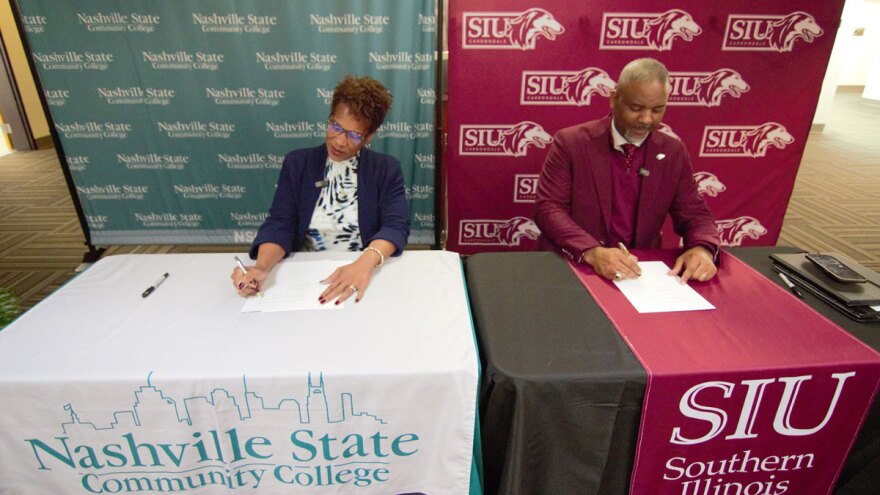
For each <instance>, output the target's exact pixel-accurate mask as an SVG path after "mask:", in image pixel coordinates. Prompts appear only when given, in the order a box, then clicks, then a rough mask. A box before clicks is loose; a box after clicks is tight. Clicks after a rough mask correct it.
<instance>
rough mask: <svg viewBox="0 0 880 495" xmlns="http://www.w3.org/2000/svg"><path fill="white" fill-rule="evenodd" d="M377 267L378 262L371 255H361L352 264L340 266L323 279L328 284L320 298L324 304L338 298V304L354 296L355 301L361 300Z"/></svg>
mask: <svg viewBox="0 0 880 495" xmlns="http://www.w3.org/2000/svg"><path fill="white" fill-rule="evenodd" d="M375 267H376V262H375V260H374V259H373V258H372V257H370V256H361V257H360V258H358V259H357V260H355V261H354V262H353V263H351V264H348V265H345V266H340V267H339V268H337V269H336V270H335V271H334V272H333V273H332V274H331V275H330V276H329V277H327V278H325V279H324V280H322V281H321V283H322V284H326V285H327V289H326V290H325V291H324V292H322V293H321V296H320V297H319V298H318V300H319V301H321V304H324V303H326V302H327V301H332V300H333V299H336V304H340V303H342V302H345V300H346V299H348V298H349V297H352V296H354V302H359V301H360V300H361V298H363V297H364V294H366V292H367V287H368V286H369V285H370V278H372V276H373V268H375Z"/></svg>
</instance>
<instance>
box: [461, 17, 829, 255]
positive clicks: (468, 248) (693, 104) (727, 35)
mask: <svg viewBox="0 0 880 495" xmlns="http://www.w3.org/2000/svg"><path fill="white" fill-rule="evenodd" d="M842 9H843V0H832V1H828V2H812V1H806V0H779V1H774V2H759V1H754V0H752V1H747V0H725V1H718V0H716V1H705V0H678V1H676V2H673V3H668V2H650V1H644V0H642V1H635V0H633V1H614V0H595V1H592V2H584V1H582V0H544V1H541V0H532V1H519V0H514V1H510V0H491V1H490V0H450V3H449V106H448V132H449V135H448V145H447V151H446V153H447V154H446V163H447V173H448V175H447V181H448V183H447V188H448V189H447V190H448V221H449V225H448V227H449V235H448V243H447V247H448V248H449V249H450V250H454V251H458V252H461V253H475V252H481V251H499V250H533V249H535V248H536V246H537V242H536V239H537V237H538V235H539V231H538V229H537V227H536V226H535V224H534V222H533V221H532V214H533V208H534V200H535V191H536V187H537V181H538V174H539V172H540V170H541V165H542V164H543V162H544V157H545V156H546V154H547V151H548V149H549V146H550V143H551V142H552V139H553V135H554V134H555V133H556V131H558V130H559V129H562V128H564V127H568V126H571V125H575V124H577V123H580V122H583V121H587V120H593V119H597V118H600V117H603V116H605V115H607V114H608V113H609V112H610V103H609V96H610V94H611V90H612V89H613V88H614V86H615V79H616V77H617V76H618V74H619V73H620V70H621V69H622V68H623V66H624V65H626V63H627V62H629V61H630V60H632V59H635V58H639V57H653V58H656V59H658V60H660V61H661V62H663V63H664V64H666V66H667V68H668V69H669V71H670V76H671V82H672V93H671V94H670V97H669V108H668V109H667V112H666V116H665V118H664V120H663V124H662V126H661V128H660V129H659V131H660V132H665V133H667V134H670V135H673V136H675V137H678V138H679V139H681V140H682V141H684V143H685V145H686V146H687V148H688V150H689V151H690V154H691V159H692V161H693V165H694V172H695V174H694V180H696V181H697V183H698V185H699V190H700V192H701V194H703V195H704V197H705V198H706V200H707V202H708V203H709V207H710V208H711V209H712V212H713V213H714V215H715V218H716V220H717V223H718V229H719V231H720V233H721V238H722V240H723V243H724V244H725V245H731V246H739V245H773V244H775V243H776V240H777V238H778V236H779V231H780V229H781V227H782V221H783V217H784V215H785V210H786V207H787V205H788V200H789V198H790V197H791V192H792V188H793V186H794V180H795V176H796V174H797V170H798V165H799V164H800V161H801V157H802V155H803V152H804V146H805V144H806V141H807V136H808V134H809V131H810V126H811V123H812V119H813V114H814V113H815V109H816V102H817V100H818V98H819V91H820V89H821V85H822V80H823V78H824V75H825V68H826V66H827V64H828V58H829V56H830V54H831V48H832V46H833V44H834V38H835V35H836V33H837V27H838V25H839V19H840V14H841V10H842ZM667 230H670V229H667ZM664 239H665V240H666V242H668V243H670V246H668V247H671V246H672V245H675V244H676V243H677V242H678V239H677V238H676V237H675V236H674V235H671V231H670V232H666V233H665V235H664Z"/></svg>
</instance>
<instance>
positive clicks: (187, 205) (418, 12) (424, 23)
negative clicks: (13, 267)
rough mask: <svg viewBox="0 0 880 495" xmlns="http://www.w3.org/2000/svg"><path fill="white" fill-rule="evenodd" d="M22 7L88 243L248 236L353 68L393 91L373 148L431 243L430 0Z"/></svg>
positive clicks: (37, 1) (165, 0)
mask: <svg viewBox="0 0 880 495" xmlns="http://www.w3.org/2000/svg"><path fill="white" fill-rule="evenodd" d="M17 4H18V8H19V11H20V13H21V18H22V19H21V20H22V24H23V26H24V30H25V35H26V38H27V41H28V44H29V46H30V49H31V56H32V57H33V61H34V65H35V67H36V70H37V72H38V76H39V79H40V81H41V85H42V88H43V90H44V91H45V96H46V100H47V102H48V104H49V109H50V112H51V119H52V125H54V127H55V130H56V131H57V134H58V137H59V140H60V143H61V146H62V149H63V152H64V155H65V156H66V161H67V165H68V167H69V168H70V171H71V174H72V176H73V179H74V184H75V186H76V192H77V195H78V196H79V199H80V201H81V203H82V206H83V209H84V211H85V214H86V218H87V220H88V225H89V231H90V233H91V242H92V244H95V245H112V244H202V243H205V244H208V243H248V242H250V241H251V240H252V239H253V236H254V235H255V233H256V229H257V227H259V226H260V224H261V223H262V222H263V220H264V218H265V217H266V214H267V210H268V208H269V205H270V203H271V200H272V196H273V194H274V188H275V183H276V180H277V178H278V173H279V170H280V168H281V163H282V160H283V157H284V155H285V154H286V153H287V152H288V151H290V150H293V149H297V148H303V147H311V146H316V145H318V144H320V143H322V142H323V140H324V136H325V127H326V122H327V116H328V115H329V114H330V102H331V97H332V93H333V88H334V86H335V85H336V83H337V82H338V81H339V80H341V79H342V78H343V77H344V76H345V75H346V74H355V75H359V76H360V75H368V76H371V77H374V78H376V79H378V80H380V81H382V82H383V83H384V84H385V85H386V86H387V87H388V89H389V90H390V91H391V93H392V95H393V96H394V105H393V107H392V109H391V112H390V113H389V115H388V117H387V118H386V121H385V124H384V125H383V126H382V127H381V128H380V129H379V131H378V132H377V136H376V137H375V138H374V139H373V141H372V144H371V146H372V148H373V149H375V150H377V151H380V152H383V153H389V154H391V155H394V156H396V157H397V158H399V159H400V161H401V163H402V165H403V172H404V176H405V179H406V188H407V197H408V199H409V202H410V203H409V204H410V215H411V227H412V235H411V237H410V242H411V243H417V244H433V243H434V240H435V236H434V216H435V215H434V209H435V198H434V177H435V174H434V162H435V160H434V106H435V100H436V90H435V70H436V62H435V55H434V53H435V48H436V46H435V45H436V35H437V22H436V17H435V12H434V10H435V1H434V0H335V1H332V2H327V1H319V0H235V1H233V0H223V1H217V0H185V1H181V0H149V1H146V0H141V1H110V0H83V1H70V2H58V1H57V0H17Z"/></svg>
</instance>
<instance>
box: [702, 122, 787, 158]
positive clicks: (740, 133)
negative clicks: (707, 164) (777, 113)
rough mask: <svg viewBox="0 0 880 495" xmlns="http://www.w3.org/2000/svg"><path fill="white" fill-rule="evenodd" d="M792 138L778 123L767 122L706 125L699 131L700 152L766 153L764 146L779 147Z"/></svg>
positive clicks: (753, 156) (714, 155)
mask: <svg viewBox="0 0 880 495" xmlns="http://www.w3.org/2000/svg"><path fill="white" fill-rule="evenodd" d="M793 142H794V136H792V135H791V134H789V132H788V131H787V130H785V127H784V126H783V125H782V124H777V123H776V122H767V123H766V124H761V125H759V126H751V125H730V126H724V125H720V126H716V125H709V126H706V128H705V129H704V131H703V142H702V143H701V145H700V156H708V157H717V156H747V157H751V158H760V157H762V156H765V155H767V149H768V148H770V147H771V146H773V147H774V148H779V149H783V148H785V146H786V145H789V144H791V143H793Z"/></svg>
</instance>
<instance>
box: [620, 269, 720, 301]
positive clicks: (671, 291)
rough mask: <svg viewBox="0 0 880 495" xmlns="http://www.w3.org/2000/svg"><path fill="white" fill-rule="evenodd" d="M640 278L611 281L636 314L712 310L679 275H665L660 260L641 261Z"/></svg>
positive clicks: (667, 270) (666, 270) (665, 271)
mask: <svg viewBox="0 0 880 495" xmlns="http://www.w3.org/2000/svg"><path fill="white" fill-rule="evenodd" d="M639 267H641V269H642V276H641V277H639V278H633V279H627V280H621V281H619V282H614V284H615V285H617V287H618V288H619V289H620V292H623V295H624V296H626V298H627V299H628V300H629V302H630V303H631V304H632V305H633V306H634V307H635V308H636V311H638V312H639V313H666V312H672V311H699V310H704V309H715V306H712V304H711V303H709V301H707V300H706V299H705V298H703V296H701V295H699V294H697V291H695V290H694V289H692V288H691V287H690V286H689V285H687V284H682V283H681V281H680V280H679V278H678V277H676V276H673V275H668V274H667V272H669V267H668V266H666V263H663V262H662V261H641V262H639Z"/></svg>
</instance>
